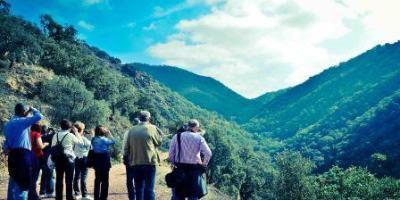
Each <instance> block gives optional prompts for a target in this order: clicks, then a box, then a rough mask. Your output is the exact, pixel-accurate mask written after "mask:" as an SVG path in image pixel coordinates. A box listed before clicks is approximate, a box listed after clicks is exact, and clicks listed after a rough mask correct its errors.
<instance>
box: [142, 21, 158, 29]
mask: <svg viewBox="0 0 400 200" xmlns="http://www.w3.org/2000/svg"><path fill="white" fill-rule="evenodd" d="M156 28H157V26H156V24H155V23H151V24H149V25H148V26H144V27H143V30H144V31H152V30H155V29H156Z"/></svg>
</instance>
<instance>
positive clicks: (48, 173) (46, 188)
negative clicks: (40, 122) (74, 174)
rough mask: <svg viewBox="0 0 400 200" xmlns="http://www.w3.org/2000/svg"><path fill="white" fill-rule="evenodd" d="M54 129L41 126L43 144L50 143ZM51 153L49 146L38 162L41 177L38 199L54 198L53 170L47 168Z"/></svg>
mask: <svg viewBox="0 0 400 200" xmlns="http://www.w3.org/2000/svg"><path fill="white" fill-rule="evenodd" d="M54 133H55V132H54V129H53V128H48V127H47V126H42V141H43V142H44V143H49V144H50V143H51V141H52V139H53V135H54ZM50 152H51V147H50V145H49V146H47V147H45V148H44V149H43V157H42V159H41V161H40V168H41V170H42V176H41V178H40V191H39V194H40V197H41V198H54V197H56V195H55V193H54V182H55V179H54V168H51V167H49V165H48V164H47V161H48V159H49V156H50Z"/></svg>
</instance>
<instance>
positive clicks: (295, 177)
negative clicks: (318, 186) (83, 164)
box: [274, 151, 314, 200]
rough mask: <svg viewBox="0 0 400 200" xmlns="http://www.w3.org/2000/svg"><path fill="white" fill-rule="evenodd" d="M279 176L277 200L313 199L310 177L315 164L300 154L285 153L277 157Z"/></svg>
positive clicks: (277, 179) (276, 181)
mask: <svg viewBox="0 0 400 200" xmlns="http://www.w3.org/2000/svg"><path fill="white" fill-rule="evenodd" d="M276 165H277V168H278V175H277V177H276V180H275V189H274V192H275V197H276V198H277V199H282V200H286V199H293V200H303V199H304V200H306V199H313V196H314V195H313V191H312V185H311V183H310V178H309V176H310V175H311V171H312V169H313V168H314V164H313V163H312V162H311V161H310V160H309V159H306V158H304V157H302V156H301V154H300V153H299V152H291V151H284V152H282V153H279V154H278V155H277V156H276Z"/></svg>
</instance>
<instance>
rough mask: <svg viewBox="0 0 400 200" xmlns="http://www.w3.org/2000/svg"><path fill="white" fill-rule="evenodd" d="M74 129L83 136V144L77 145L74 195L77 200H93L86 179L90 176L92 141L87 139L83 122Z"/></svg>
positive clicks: (75, 149)
mask: <svg viewBox="0 0 400 200" xmlns="http://www.w3.org/2000/svg"><path fill="white" fill-rule="evenodd" d="M74 127H75V128H76V129H78V134H80V135H81V137H82V140H83V144H81V145H75V148H74V151H75V155H76V158H75V176H74V193H75V198H76V199H81V198H82V200H91V199H92V198H91V197H90V196H89V195H88V194H87V193H88V192H87V188H86V179H87V174H88V167H87V156H88V153H89V149H90V145H91V143H90V140H89V139H88V138H87V137H88V136H87V135H88V134H86V135H85V134H84V132H85V124H84V123H82V122H79V121H77V122H75V123H74Z"/></svg>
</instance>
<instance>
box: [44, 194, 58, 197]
mask: <svg viewBox="0 0 400 200" xmlns="http://www.w3.org/2000/svg"><path fill="white" fill-rule="evenodd" d="M44 198H56V194H54V193H53V194H46V195H45V196H44Z"/></svg>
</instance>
